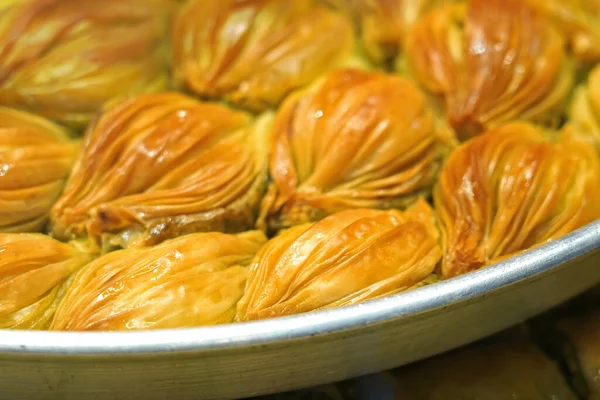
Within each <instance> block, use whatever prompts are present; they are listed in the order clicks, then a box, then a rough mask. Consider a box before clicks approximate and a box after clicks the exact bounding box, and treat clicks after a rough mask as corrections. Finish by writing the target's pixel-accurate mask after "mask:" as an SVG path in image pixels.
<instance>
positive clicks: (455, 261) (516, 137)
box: [434, 123, 600, 277]
mask: <svg viewBox="0 0 600 400" xmlns="http://www.w3.org/2000/svg"><path fill="white" fill-rule="evenodd" d="M599 179H600V162H599V160H598V156H597V154H596V151H595V149H594V148H593V147H592V146H591V145H589V144H588V143H587V142H585V141H580V140H577V139H575V138H571V137H568V136H564V137H562V138H561V139H560V140H559V141H558V142H557V143H551V142H550V141H549V140H548V139H546V138H545V137H544V135H543V134H542V132H541V131H540V129H538V128H536V127H534V126H532V125H529V124H526V123H510V124H506V125H503V126H501V127H499V128H496V129H492V130H490V131H488V132H486V133H484V134H482V135H481V136H479V137H477V138H474V139H471V140H470V141H468V142H466V143H464V144H462V145H461V146H459V147H458V148H456V149H455V150H454V151H453V152H452V153H451V154H450V156H449V158H448V161H447V163H446V164H445V165H444V167H443V169H442V172H441V174H440V177H439V181H438V183H437V186H436V189H435V192H434V199H435V208H436V211H437V212H438V214H439V217H440V222H441V227H442V232H443V238H444V240H443V242H444V257H443V261H442V275H443V276H444V277H452V276H455V275H459V274H463V273H465V272H469V271H473V270H475V269H478V268H480V267H483V266H486V265H489V264H490V263H493V262H495V261H497V260H498V259H500V258H502V257H506V256H508V255H511V254H515V253H518V252H520V251H523V250H526V249H528V248H531V247H533V246H536V245H539V244H542V243H545V242H547V241H550V240H553V239H556V238H558V237H560V236H562V235H565V234H566V233H568V232H571V231H573V230H575V229H577V228H579V227H581V226H583V225H585V224H587V223H589V222H592V221H594V220H595V219H597V218H598V217H600V186H598V181H599Z"/></svg>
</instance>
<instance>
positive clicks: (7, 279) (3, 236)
mask: <svg viewBox="0 0 600 400" xmlns="http://www.w3.org/2000/svg"><path fill="white" fill-rule="evenodd" d="M90 259H91V257H90V255H89V254H87V253H86V252H84V251H81V250H79V249H78V248H76V247H75V246H72V245H69V244H66V243H61V242H59V241H56V240H54V239H52V238H50V237H48V236H45V235H40V234H12V233H0V329H3V328H17V329H44V328H47V327H48V324H49V322H50V320H51V318H52V316H53V314H54V310H55V309H56V306H57V303H58V301H59V300H60V298H61V297H62V288H61V286H62V284H63V282H64V281H65V280H66V279H67V278H68V277H69V276H70V275H71V274H72V273H74V272H75V271H77V270H78V269H79V268H81V267H82V266H83V265H84V264H86V263H87V262H88V261H89V260H90Z"/></svg>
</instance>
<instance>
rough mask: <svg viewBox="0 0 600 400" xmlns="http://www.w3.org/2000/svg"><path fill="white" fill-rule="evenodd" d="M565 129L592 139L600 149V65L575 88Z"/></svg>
mask: <svg viewBox="0 0 600 400" xmlns="http://www.w3.org/2000/svg"><path fill="white" fill-rule="evenodd" d="M564 130H565V131H567V132H568V134H571V135H578V136H580V137H582V138H584V139H586V140H588V141H590V142H591V143H593V144H594V145H595V146H596V149H598V150H599V151H600V66H597V67H595V68H594V69H592V70H591V71H590V73H589V75H588V77H587V82H584V83H583V84H581V85H580V86H578V87H577V89H575V91H574V93H573V96H572V99H571V104H570V106H569V119H568V120H567V124H566V125H565V128H564Z"/></svg>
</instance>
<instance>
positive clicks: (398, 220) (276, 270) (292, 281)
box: [236, 199, 441, 321]
mask: <svg viewBox="0 0 600 400" xmlns="http://www.w3.org/2000/svg"><path fill="white" fill-rule="evenodd" d="M435 224H436V222H435V216H434V213H433V210H432V209H431V207H430V206H429V205H428V204H427V202H425V201H424V200H422V199H420V200H419V201H418V202H417V203H416V204H415V205H413V206H412V207H410V208H409V209H408V210H407V211H405V212H401V211H398V210H387V211H383V210H371V209H355V210H346V211H341V212H339V213H336V214H333V215H330V216H328V217H327V218H324V219H323V220H321V221H319V222H317V223H315V224H310V223H309V224H303V225H299V226H295V227H293V228H290V229H288V230H285V231H283V232H282V233H280V234H279V235H277V236H275V237H274V238H273V239H271V240H270V241H269V242H267V244H265V245H264V246H263V247H262V248H261V249H260V251H259V252H258V254H257V255H256V257H255V258H254V260H253V261H252V263H251V264H250V267H249V271H248V280H247V283H246V291H245V293H244V296H243V297H242V299H241V300H240V302H239V303H238V306H237V316H236V320H239V321H247V320H255V319H264V318H272V317H278V316H283V315H289V314H297V313H302V312H309V311H314V310H321V309H326V308H332V307H339V306H344V305H349V304H355V303H358V302H362V301H364V300H368V299H373V298H377V297H381V296H386V295H391V294H394V293H398V292H400V291H403V290H406V289H409V288H411V287H414V286H415V285H418V284H419V283H421V282H422V281H423V280H425V279H427V278H428V277H429V276H430V275H431V274H432V273H433V271H434V269H435V266H436V264H437V262H438V261H439V260H440V257H441V247H440V245H439V244H438V236H439V234H438V231H437V227H436V225H435Z"/></svg>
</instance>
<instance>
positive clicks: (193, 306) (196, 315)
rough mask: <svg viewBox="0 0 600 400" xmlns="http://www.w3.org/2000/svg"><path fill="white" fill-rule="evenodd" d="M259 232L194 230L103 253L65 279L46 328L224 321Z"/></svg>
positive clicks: (174, 325)
mask: <svg viewBox="0 0 600 400" xmlns="http://www.w3.org/2000/svg"><path fill="white" fill-rule="evenodd" d="M265 241H266V237H265V236H264V234H263V233H261V232H258V231H251V232H244V233H240V234H237V235H230V234H225V233H217V232H209V233H194V234H190V235H185V236H182V237H179V238H176V239H172V240H168V241H165V242H164V243H161V244H159V245H157V246H153V247H150V248H145V249H137V248H133V249H126V250H119V251H115V252H112V253H109V254H106V255H104V256H102V257H100V258H97V259H96V260H94V261H92V262H91V263H89V264H88V265H86V266H85V267H83V268H82V269H80V270H79V271H78V272H77V273H76V274H75V275H74V276H73V277H72V278H71V279H69V281H68V282H67V289H66V292H65V294H64V296H63V298H62V299H61V301H60V303H59V305H58V307H57V309H56V314H55V316H54V318H53V320H52V324H51V326H50V329H54V330H70V331H87V330H109V331H110V330H133V329H160V328H184V327H192V326H201V325H214V324H221V323H229V322H232V321H233V317H234V315H235V305H236V303H237V301H238V300H239V299H240V297H241V296H242V294H243V292H244V284H245V282H246V275H247V268H246V266H247V265H248V264H249V263H250V261H251V260H252V257H253V256H254V254H256V252H257V251H258V249H259V248H260V246H261V245H262V244H263V243H264V242H265Z"/></svg>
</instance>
